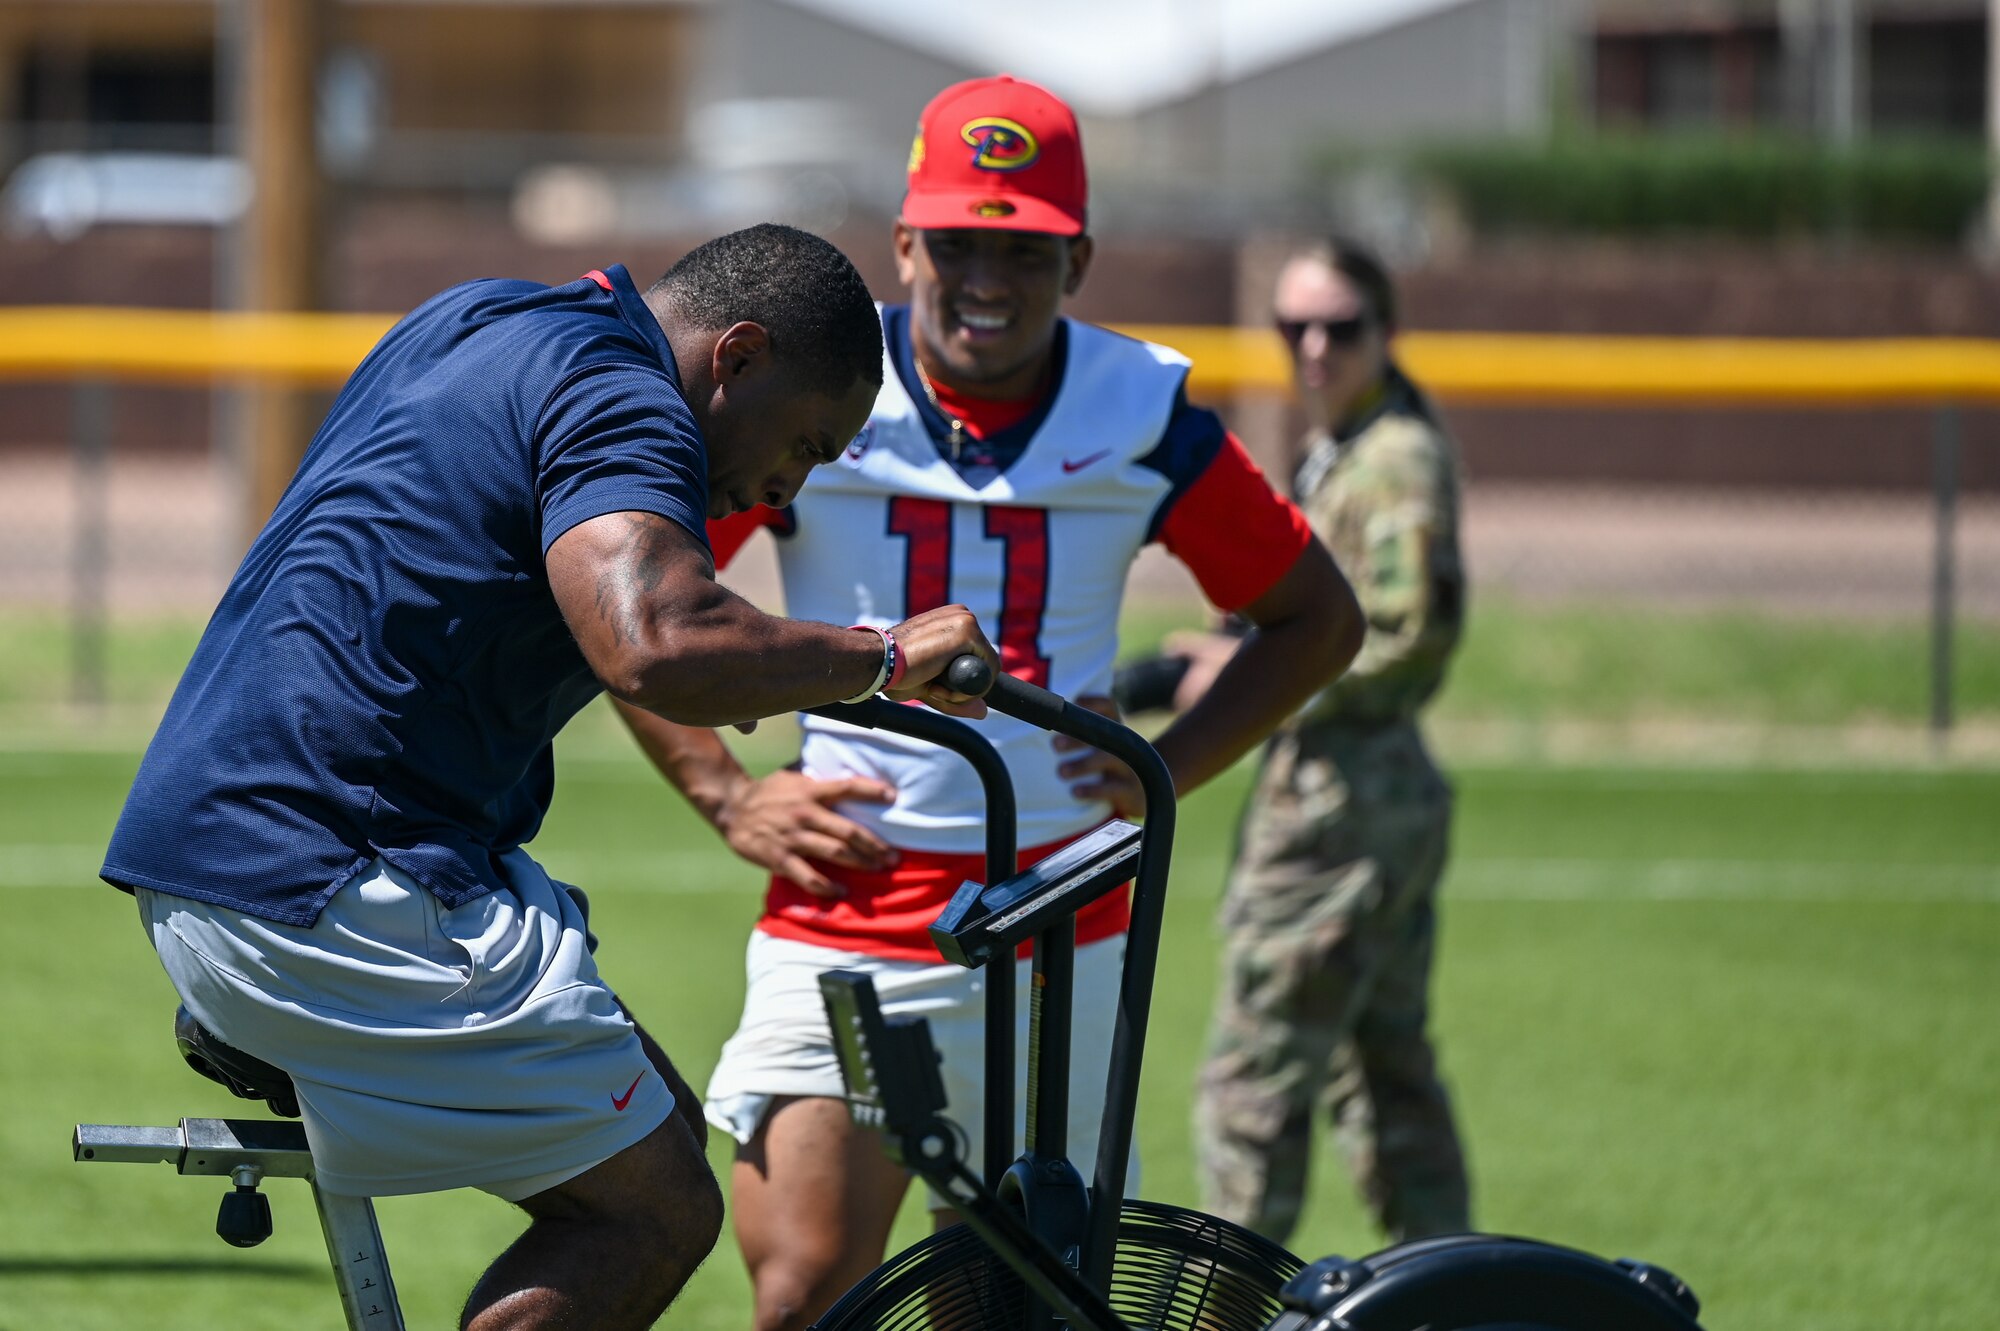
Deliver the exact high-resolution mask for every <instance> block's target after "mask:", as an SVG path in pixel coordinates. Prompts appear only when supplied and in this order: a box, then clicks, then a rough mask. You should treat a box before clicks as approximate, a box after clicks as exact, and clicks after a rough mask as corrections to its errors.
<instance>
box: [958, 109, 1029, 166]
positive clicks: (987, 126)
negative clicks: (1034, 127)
mask: <svg viewBox="0 0 2000 1331" xmlns="http://www.w3.org/2000/svg"><path fill="white" fill-rule="evenodd" d="M958 137H959V138H961V139H964V140H965V141H966V143H968V144H969V145H971V147H972V164H973V165H974V166H976V167H978V168H979V169H980V170H982V171H1019V170H1021V169H1022V168H1023V167H1028V166H1032V165H1034V162H1035V159H1036V158H1037V157H1040V156H1041V155H1042V145H1041V144H1039V143H1037V142H1035V136H1034V133H1033V132H1032V131H1030V130H1029V128H1028V127H1027V126H1026V125H1024V124H1022V123H1021V122H1020V121H1018V120H1009V119H1007V118H1006V117H1005V116H980V117H978V118H977V119H974V120H968V121H966V122H965V124H964V125H962V126H960V127H959V131H958Z"/></svg>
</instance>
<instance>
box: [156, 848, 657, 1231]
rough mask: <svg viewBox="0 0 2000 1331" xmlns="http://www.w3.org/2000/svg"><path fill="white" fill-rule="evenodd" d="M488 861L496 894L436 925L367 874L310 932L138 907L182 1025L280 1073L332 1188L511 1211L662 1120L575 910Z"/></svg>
mask: <svg viewBox="0 0 2000 1331" xmlns="http://www.w3.org/2000/svg"><path fill="white" fill-rule="evenodd" d="M500 864H501V867H502V869H503V871H504V873H505V875H506V878H507V882H508V886H507V888H505V889H503V890H499V891H495V892H491V893H488V894H487V895H486V896H483V897H479V898H477V899H476V900H473V901H469V902H467V903H466V904H465V905H463V906H459V907H457V908H455V909H451V910H447V909H445V908H444V907H443V906H442V905H441V904H440V903H439V901H438V899H437V898H436V897H434V896H432V895H431V893H430V892H429V891H427V890H426V889H424V888H423V887H420V886H419V885H418V884H416V883H415V882H414V881H412V880H411V879H410V878H408V877H407V876H405V875H404V874H403V873H402V872H401V871H400V870H397V869H394V868H391V867H389V866H388V865H387V864H385V863H384V862H383V861H381V860H377V861H375V862H374V863H373V864H372V865H370V866H369V867H368V868H367V869H364V870H363V871H362V872H361V873H359V874H357V875H355V877H354V879H353V880H352V881H350V882H349V883H348V884H347V885H346V886H344V887H342V888H341V889H340V890H339V891H338V892H336V893H334V895H333V898H332V899H331V900H330V901H328V902H327V904H326V909H325V910H324V911H322V912H321V914H320V917H319V919H318V921H317V922H316V923H315V924H314V925H313V927H312V928H310V929H307V928H301V927H299V926H296V925H288V924H276V923H273V922H271V921H269V920H263V919H258V918H256V917H254V916H249V915H245V914H243V913H242V912H241V911H235V910H231V909H229V908H228V907H225V906H213V905H209V904H207V903H205V902H200V901H190V900H188V899H186V898H184V897H173V896H168V895H166V894H164V893H159V892H149V891H145V890H141V891H140V892H139V893H138V897H139V910H140V915H141V917H142V919H143V920H144V921H145V923H146V926H147V929H148V931H149V932H150V934H151V935H152V939H153V946H154V947H155V949H156V950H157V951H158V952H159V954H160V961H161V963H162V964H163V965H164V966H165V967H166V970H167V975H168V977H169V978H170V979H172V981H173V983H174V988H175V989H177V990H178V991H179V992H180V996H181V1000H182V1001H183V1002H184V1003H186V1004H187V1007H188V1010H189V1011H190V1012H192V1013H193V1014H194V1015H195V1018H196V1020H198V1021H200V1022H201V1024H202V1025H204V1026H206V1027H208V1029H209V1030H210V1031H212V1032H214V1033H215V1034H216V1035H217V1036H219V1037H220V1038H221V1039H222V1040H223V1041H224V1042H225V1043H227V1044H230V1045H233V1046H235V1047H236V1048H238V1049H241V1050H242V1051H243V1052H244V1053H246V1054H252V1055H254V1056H256V1057H258V1058H261V1059H263V1060H264V1061H265V1062H267V1063H271V1064H273V1065H275V1066H277V1067H280V1068H283V1069H284V1070H285V1071H287V1072H289V1073H290V1074H291V1076H292V1084H293V1086H295V1087H296V1088H297V1090H298V1097H299V1108H300V1110H301V1111H302V1112H303V1115H304V1120H305V1129H306V1139H307V1141H308V1142H309V1143H310V1144H311V1146H312V1153H313V1168H314V1171H315V1173H316V1174H317V1175H318V1178H319V1183H320V1186H321V1187H323V1188H326V1189H327V1190H328V1191H330V1192H336V1193H347V1194H354V1195H360V1196H371V1197H381V1196H391V1195H395V1194H399V1193H410V1192H437V1191H441V1190H443V1189H446V1188H464V1187H471V1188H479V1189H482V1190H484V1191H486V1192H490V1193H493V1194H495V1195H496V1196H499V1197H502V1198H505V1199H506V1200H508V1201H519V1200H521V1199H522V1198H524V1197H530V1196H533V1195H534V1194H535V1193H537V1192H541V1191H543V1190H545V1189H547V1188H551V1187H554V1186H555V1185H556V1184H558V1183H562V1182H565V1181H567V1180H568V1179H571V1178H574V1177H575V1176H577V1175H578V1174H581V1173H582V1172H583V1171H585V1170H586V1169H589V1168H590V1167H591V1166H593V1165H595V1164H597V1163H599V1162H600V1161H603V1160H606V1159H608V1158H610V1157H611V1156H613V1155H616V1154H617V1153H618V1152H619V1151H622V1150H624V1149H625V1148H626V1147H628V1146H631V1145H633V1144H635V1143H636V1142H638V1141H640V1140H641V1139H642V1138H644V1137H645V1136H646V1135H647V1134H648V1133H650V1132H652V1131H653V1129H655V1128H657V1127H658V1126H659V1125H660V1124H661V1123H663V1122H665V1121H666V1118H667V1115H668V1114H669V1113H671V1112H672V1111H673V1107H674V1097H673V1093H672V1092H671V1091H669V1090H668V1089H667V1088H666V1086H665V1085H664V1084H663V1083H662V1082H661V1081H660V1077H659V1073H658V1072H657V1071H655V1070H654V1068H653V1065H652V1063H651V1062H650V1061H649V1060H648V1059H647V1057H646V1052H645V1049H644V1048H643V1047H642V1045H641V1043H640V1040H639V1035H638V1031H637V1029H636V1028H635V1027H634V1026H633V1025H632V1023H631V1021H630V1020H629V1019H628V1018H627V1017H626V1016H625V1014H624V1012H623V1011H622V1010H621V1009H620V1008H619V1006H618V1003H617V1000H616V999H615V998H614V997H613V996H612V993H611V990H610V988H609V987H608V986H606V984H605V983H604V981H603V980H602V979H600V978H599V977H598V974H597V963H596V962H595V961H594V960H593V959H592V958H591V955H590V949H589V947H588V945H587V943H586V939H587V937H588V930H587V911H588V906H587V904H586V903H585V902H583V901H582V899H581V898H582V894H581V893H580V892H575V891H574V889H566V888H565V887H564V886H563V885H562V884H559V883H555V882H553V881H552V880H551V879H550V878H549V876H548V875H547V874H545V873H543V872H542V869H541V866H540V865H538V864H536V863H535V862H534V861H533V860H532V859H530V858H529V857H528V855H527V854H526V852H524V851H518V850H517V851H513V852H510V853H509V854H507V855H506V856H504V857H502V859H501V861H500Z"/></svg>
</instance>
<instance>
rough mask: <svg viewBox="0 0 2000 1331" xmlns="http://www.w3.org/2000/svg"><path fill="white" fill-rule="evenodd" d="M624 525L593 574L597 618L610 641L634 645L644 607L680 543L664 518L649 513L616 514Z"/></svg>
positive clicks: (643, 622) (641, 628) (643, 621)
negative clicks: (608, 632) (610, 554)
mask: <svg viewBox="0 0 2000 1331" xmlns="http://www.w3.org/2000/svg"><path fill="white" fill-rule="evenodd" d="M620 516H621V518H622V519H623V522H624V530H623V532H622V533H621V536H620V540H619V543H618V545H617V547H616V549H615V550H614V551H613V557H612V559H611V560H610V562H609V563H607V564H606V565H605V568H604V571H603V572H602V573H599V574H598V575H597V617H598V619H599V620H600V621H601V622H602V623H603V624H604V626H605V627H606V628H608V629H610V630H611V638H612V641H613V642H615V643H617V644H619V645H620V646H623V645H624V644H626V643H631V642H637V641H638V640H639V639H640V637H641V635H642V634H643V632H644V630H645V626H646V606H647V604H648V602H650V601H651V600H652V599H653V597H654V596H655V594H656V593H657V592H658V591H659V588H660V585H661V583H662V582H663V581H665V578H666V573H667V569H668V568H669V567H670V566H671V565H672V563H673V560H674V557H675V555H677V554H678V553H679V552H680V549H681V546H682V543H681V541H680V539H679V533H678V531H677V530H675V529H674V526H673V524H672V523H671V522H669V521H668V520H667V519H665V518H663V517H660V516H659V515H657V514H653V513H631V514H622V515H620Z"/></svg>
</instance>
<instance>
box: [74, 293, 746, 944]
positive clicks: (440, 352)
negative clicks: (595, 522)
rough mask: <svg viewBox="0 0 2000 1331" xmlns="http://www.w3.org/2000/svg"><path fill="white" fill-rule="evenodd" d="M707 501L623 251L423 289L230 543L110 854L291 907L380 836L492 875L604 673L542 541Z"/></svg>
mask: <svg viewBox="0 0 2000 1331" xmlns="http://www.w3.org/2000/svg"><path fill="white" fill-rule="evenodd" d="M599 276H603V277H604V281H603V282H602V283H600V282H599V281H597V280H593V279H595V278H597V277H599ZM707 507H708V463H707V454H706V452H705V451H704V449H703V445H702V440H701V435H700V433H699V431H698V430H697V429H696V428H695V423H694V418H693V417H692V416H691V415H690V414H689V412H688V407H687V403H686V401H685V400H684V399H683V398H682V397H681V393H680V385H679V382H678V379H677V376H676V374H675V369H674V360H673V354H672V352H671V351H670V349H669V348H668V346H667V341H666V337H665V335H664V334H663V333H662V332H661V330H660V325H659V323H658V322H657V321H656V320H655V319H654V318H653V316H652V314H651V313H650V312H649V311H648V310H647V308H646V306H645V303H644V301H643V300H641V298H640V295H639V292H638V291H637V290H636V289H635V288H634V287H633V285H632V281H631V279H630V278H629V277H628V276H627V275H626V273H625V270H624V269H623V268H612V269H610V270H609V271H608V274H607V275H599V274H593V275H592V276H591V277H590V278H584V279H579V280H578V281H575V282H571V283H570V284H568V285H567V286H559V287H545V286H541V285H539V284H537V283H532V282H514V281H482V282H471V283H467V284H466V285H464V286H460V287H454V288H452V289H451V290H449V291H446V292H444V293H443V294H442V295H439V296H437V297H435V298H433V299H432V300H430V301H429V302H427V303H426V304H424V305H423V306H422V307H421V308H420V309H418V310H417V311H416V312H415V313H413V314H411V315H410V316H409V317H408V318H406V319H404V320H403V321H402V322H401V323H399V324H397V325H396V327H395V328H393V329H391V330H390V331H389V333H388V335H387V336H386V337H384V338H383V339H382V341H381V342H380V343H379V344H378V345H377V346H376V347H375V349H374V350H373V351H371V352H370V353H369V354H368V358H367V359H366V360H364V361H363V362H362V363H361V365H360V367H359V368H358V369H356V370H355V372H354V376H353V377H352V378H351V379H349V380H348V381H347V386H346V387H345V388H344V389H342V390H341V393H340V396H339V398H338V399H337V400H336V401H335V402H334V405H333V410H332V412H331V414H329V415H328V416H327V418H326V423H325V424H324V425H322V426H321V427H320V430H319V433H318V434H317V435H316V436H315V437H314V439H313V441H312V446H311V447H310V448H309V449H308V450H307V452H306V455H305V460H304V462H303V463H302V464H301V465H300V467H299V472H298V475H297V476H296V477H295V478H294V479H293V481H292V484H291V488H290V489H288V490H287V491H286V492H285V496H284V499H283V500H282V501H280V503H279V504H278V509H277V512H275V513H274V514H272V516H271V520H270V522H269V523H268V524H267V525H266V526H265V528H264V530H263V532H262V533H261V534H260V535H259V536H258V538H257V541H256V543H255V544H254V545H252V546H251V547H250V553H249V554H248V555H247V556H245V558H244V560H243V565H242V567H241V568H239V569H237V571H236V575H235V577H234V578H233V579H232V580H231V582H230V584H229V590H228V591H227V592H226V593H224V595H223V598H222V604H221V605H220V606H218V607H217V609H216V612H215V617H214V618H213V619H212V620H210V621H209V625H208V628H207V631H206V632H204V633H203V634H202V639H201V643H200V645H199V646H198V647H196V649H195V653H194V659H193V660H192V661H190V662H189V664H188V668H187V673H186V674H185V675H183V676H182V678H181V682H180V686H179V687H178V688H177V689H175V691H174V697H173V701H172V703H170V704H169V705H168V707H167V713H166V716H165V718H164V719H163V720H162V721H161V723H160V729H159V732H158V733H157V734H156V735H154V737H153V742H152V744H151V745H150V746H149V747H148V748H147V750H146V758H145V762H144V763H143V764H142V765H141V766H140V768H139V776H138V779H137V781H135V782H134V784H133V786H132V793H131V794H130V796H128V797H127V799H126V802H125V810H124V813H123V814H122V815H121V816H120V817H119V820H118V827H117V830H116V831H115V832H114V833H113V834H112V838H111V848H110V850H109V852H108V853H107V855H106V859H105V863H104V868H103V870H102V873H103V876H104V878H105V880H106V881H107V882H110V883H113V884H115V885H117V886H121V887H127V888H130V887H134V886H138V887H148V888H153V889H155V890H157V891H161V892H166V893H170V894H172V895H174V896H181V897H193V898H195V899H197V900H200V901H208V902H215V903H219V904H222V905H227V906H233V907H236V908H238V909H240V910H243V911H245V912H247V913H249V914H251V915H257V916H261V917H263V918H265V919H268V920H276V921H279V922H282V923H288V924H311V923H312V922H313V920H314V919H316V918H317V917H318V915H319V912H320V908H321V907H322V906H324V905H325V904H326V901H327V898H329V897H330V896H332V895H333V893H334V892H335V891H337V890H338V889H339V888H340V886H341V885H342V884H343V883H344V882H346V881H347V879H348V878H350V877H351V876H352V875H353V874H354V873H355V872H356V871H357V870H358V869H360V868H362V867H363V866H364V865H366V864H367V863H368V862H369V861H370V860H372V859H374V858H375V857H376V856H378V855H379V856H381V857H382V858H383V859H385V860H387V861H389V862H390V863H391V864H393V865H395V866H396V867H397V868H399V869H402V870H403V871H405V872H406V873H408V874H409V875H410V876H411V877H413V878H415V879H416V880H417V881H418V882H420V883H422V884H423V885H424V886H425V887H427V888H429V889H430V890H431V891H432V892H434V893H435V894H436V895H437V897H438V898H439V900H440V901H442V902H443V903H444V904H445V905H446V906H456V905H459V904H462V903H464V902H466V901H469V900H471V899H473V898H475V897H478V896H480V895H482V894H484V893H486V892H488V891H490V890H491V889H492V888H493V887H494V886H495V885H496V884H497V883H498V882H499V879H498V877H497V872H496V869H495V867H494V861H495V859H496V858H497V856H498V855H499V854H500V853H501V852H503V851H507V850H510V849H512V848H514V847H515V846H518V845H520V844H521V843H522V842H524V841H527V840H529V839H530V838H532V837H533V836H534V835H535V832H536V830H537V829H538V828H539V827H540V826H541V822H542V816H543V814H544V813H545V812H546V811H547V809H548V804H549V797H550V795H551V794H552V793H553V791H554V786H555V771H554V765H553V762H552V758H551V754H550V749H549V745H550V741H551V740H553V739H554V737H555V734H556V732H557V731H558V730H560V729H562V727H563V723H564V722H566V721H568V720H569V718H570V717H572V716H574V715H575V714H576V712H577V711H578V710H579V709H580V708H582V707H583V705H584V704H585V703H587V702H589V701H590V700H591V699H592V698H593V697H595V696H596V695H597V693H598V690H599V687H600V686H599V684H598V682H597V680H596V678H595V677H594V676H593V675H592V674H591V672H590V669H589V667H588V666H586V665H585V663H584V659H583V655H582V653H581V652H580V651H578V649H577V646H576V643H575V641H574V640H573V639H572V638H571V636H570V633H569V629H568V628H567V627H566V626H565V625H564V623H563V618H562V614H561V612H560V611H559V610H558V609H557V606H556V602H555V598H554V596H553V595H552V594H551V593H550V590H549V581H548V574H547V572H546V570H545V569H544V566H543V556H544V555H545V553H546V552H547V550H548V548H549V546H550V545H551V544H553V543H554V542H555V540H556V538H557V537H559V536H561V535H562V534H563V533H564V532H566V531H568V530H569V529H570V528H571V527H574V526H576V525H577V524H578V523H580V522H584V521H586V520H588V519H590V518H594V517H599V516H601V515H603V514H606V513H616V512H621V511H627V510H633V511H643V512H649V513H657V514H660V515H662V516H664V517H667V518H671V519H673V520H674V521H676V522H678V523H680V524H681V525H682V526H684V527H686V528H687V529H688V530H689V531H690V532H692V533H694V535H695V537H696V538H697V539H700V540H704V541H705V540H706V536H705V534H704V518H705V515H706V510H707Z"/></svg>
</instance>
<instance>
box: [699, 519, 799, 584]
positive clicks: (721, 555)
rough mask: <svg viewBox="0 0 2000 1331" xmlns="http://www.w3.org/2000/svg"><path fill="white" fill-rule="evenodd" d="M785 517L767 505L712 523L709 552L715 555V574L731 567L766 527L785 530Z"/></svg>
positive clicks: (713, 520) (709, 531) (711, 520)
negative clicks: (735, 559)
mask: <svg viewBox="0 0 2000 1331" xmlns="http://www.w3.org/2000/svg"><path fill="white" fill-rule="evenodd" d="M784 521H785V516H784V514H782V513H780V512H779V511H778V510H777V509H775V508H767V507H766V506H765V505H763V504H759V505H757V507H755V508H753V509H748V510H746V511H744V512H742V513H731V514H730V515H729V516H728V517H726V518H710V519H709V520H708V548H709V549H710V550H711V551H713V552H714V554H715V570H716V572H718V573H720V572H721V571H722V570H723V569H725V568H728V567H729V561H730V560H732V559H734V558H736V554H737V552H738V551H739V550H741V549H742V548H743V547H744V546H745V545H746V544H748V543H749V540H750V538H751V537H752V536H755V535H756V534H757V533H758V532H759V531H762V530H763V529H764V528H766V527H778V526H782V525H783V524H784Z"/></svg>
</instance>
